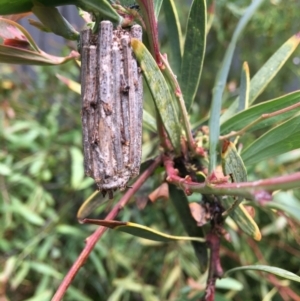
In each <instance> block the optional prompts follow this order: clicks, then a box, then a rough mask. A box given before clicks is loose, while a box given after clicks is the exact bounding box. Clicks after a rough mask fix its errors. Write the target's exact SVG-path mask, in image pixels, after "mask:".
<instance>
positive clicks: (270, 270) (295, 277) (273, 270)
mask: <svg viewBox="0 0 300 301" xmlns="http://www.w3.org/2000/svg"><path fill="white" fill-rule="evenodd" d="M243 270H254V271H261V272H267V273H270V274H273V275H276V276H280V277H282V278H285V279H289V280H293V281H296V282H300V277H299V276H298V275H296V274H294V273H291V272H289V271H287V270H284V269H281V268H277V267H272V266H267V265H246V266H243V267H238V268H234V269H231V270H229V271H227V272H226V273H225V275H224V277H227V276H228V275H229V274H231V273H233V272H236V271H243Z"/></svg>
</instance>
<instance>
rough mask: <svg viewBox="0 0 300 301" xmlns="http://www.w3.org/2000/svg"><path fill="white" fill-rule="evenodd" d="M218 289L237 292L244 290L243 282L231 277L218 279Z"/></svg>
mask: <svg viewBox="0 0 300 301" xmlns="http://www.w3.org/2000/svg"><path fill="white" fill-rule="evenodd" d="M216 287H217V288H221V289H227V290H235V291H241V290H242V289H243V288H244V286H243V284H242V283H241V282H239V281H237V280H236V279H233V278H229V277H228V278H222V279H217V281H216Z"/></svg>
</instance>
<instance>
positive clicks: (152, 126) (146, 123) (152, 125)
mask: <svg viewBox="0 0 300 301" xmlns="http://www.w3.org/2000/svg"><path fill="white" fill-rule="evenodd" d="M143 127H145V128H146V129H148V130H149V131H151V132H153V133H157V126H156V120H155V118H154V117H153V116H152V115H151V114H150V113H148V112H147V111H146V110H143Z"/></svg>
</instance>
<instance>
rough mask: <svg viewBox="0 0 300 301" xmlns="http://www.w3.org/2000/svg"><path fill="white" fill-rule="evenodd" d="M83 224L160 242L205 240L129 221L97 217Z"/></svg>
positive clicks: (86, 220)
mask: <svg viewBox="0 0 300 301" xmlns="http://www.w3.org/2000/svg"><path fill="white" fill-rule="evenodd" d="M82 223H84V224H94V225H99V226H103V227H107V228H110V229H114V230H119V231H122V232H125V233H129V234H131V235H134V236H138V237H142V238H146V239H149V240H154V241H161V242H170V241H174V240H187V241H197V242H202V243H203V242H205V239H204V238H201V237H190V236H173V235H168V234H165V233H162V232H159V231H156V230H153V229H151V228H149V227H146V226H143V225H139V224H135V223H131V222H119V221H113V220H111V221H109V220H97V219H88V218H86V219H84V220H82Z"/></svg>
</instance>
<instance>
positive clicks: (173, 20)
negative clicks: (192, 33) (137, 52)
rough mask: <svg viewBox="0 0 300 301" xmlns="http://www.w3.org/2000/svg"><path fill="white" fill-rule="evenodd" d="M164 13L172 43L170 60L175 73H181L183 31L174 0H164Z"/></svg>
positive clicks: (169, 38)
mask: <svg viewBox="0 0 300 301" xmlns="http://www.w3.org/2000/svg"><path fill="white" fill-rule="evenodd" d="M163 6H164V15H165V18H166V26H167V30H168V41H169V43H170V56H168V60H169V63H170V66H172V70H173V72H174V73H175V74H179V71H180V67H181V55H182V33H181V28H180V22H179V18H178V13H177V9H176V5H175V3H174V0H164V2H163Z"/></svg>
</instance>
